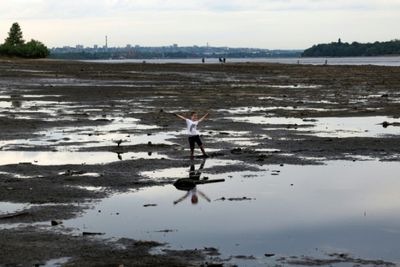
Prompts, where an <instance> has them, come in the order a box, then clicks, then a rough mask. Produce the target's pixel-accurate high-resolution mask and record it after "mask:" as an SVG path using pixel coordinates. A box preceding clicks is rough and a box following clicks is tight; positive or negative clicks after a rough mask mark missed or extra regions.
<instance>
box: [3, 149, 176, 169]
mask: <svg viewBox="0 0 400 267" xmlns="http://www.w3.org/2000/svg"><path fill="white" fill-rule="evenodd" d="M139 158H144V159H161V158H165V159H166V158H168V156H166V155H163V154H160V153H157V152H151V153H148V152H128V153H121V154H117V153H112V152H48V151H0V166H1V165H9V164H18V163H31V164H35V165H68V164H79V165H80V164H105V163H110V162H114V161H119V160H132V159H139Z"/></svg>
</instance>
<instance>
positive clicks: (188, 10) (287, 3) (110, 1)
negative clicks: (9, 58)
mask: <svg viewBox="0 0 400 267" xmlns="http://www.w3.org/2000/svg"><path fill="white" fill-rule="evenodd" d="M13 22H19V23H20V25H21V27H22V29H23V32H24V37H25V39H30V38H35V39H39V40H41V41H43V42H44V43H45V44H46V45H48V46H49V47H54V46H64V45H76V44H83V45H85V46H92V45H94V44H98V45H103V44H104V36H105V35H108V36H109V45H110V46H125V45H126V44H133V45H134V44H139V45H149V46H157V45H170V44H173V43H176V44H178V45H182V46H183V45H205V44H206V43H207V42H208V43H209V44H210V45H213V46H231V47H259V48H269V49H277V48H285V49H286V48H290V49H293V48H299V49H303V48H308V47H310V46H311V45H313V44H315V43H321V42H331V41H334V40H337V39H338V38H339V37H340V38H342V40H344V41H348V42H352V41H360V42H371V41H376V40H380V41H384V40H392V39H400V31H399V30H398V27H399V25H400V0H12V1H10V0H0V40H1V41H2V40H3V39H4V38H5V37H6V35H7V32H8V30H9V28H10V26H11V24H12V23H13Z"/></svg>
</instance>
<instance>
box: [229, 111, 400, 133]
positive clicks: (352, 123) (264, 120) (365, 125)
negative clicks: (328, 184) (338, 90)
mask: <svg viewBox="0 0 400 267" xmlns="http://www.w3.org/2000/svg"><path fill="white" fill-rule="evenodd" d="M226 119H231V120H233V121H238V122H248V123H254V124H260V125H295V124H297V125H298V126H308V127H305V128H301V127H300V128H298V129H296V130H297V131H300V132H302V133H304V134H311V135H315V136H320V137H342V138H345V137H379V136H382V135H397V134H399V133H400V127H395V126H389V127H387V128H384V127H383V126H382V123H383V122H384V121H387V122H390V123H393V122H396V123H400V119H398V118H391V117H387V116H369V117H316V118H306V119H301V118H285V117H265V116H236V117H229V118H226ZM267 130H268V129H267ZM269 130H270V129H269Z"/></svg>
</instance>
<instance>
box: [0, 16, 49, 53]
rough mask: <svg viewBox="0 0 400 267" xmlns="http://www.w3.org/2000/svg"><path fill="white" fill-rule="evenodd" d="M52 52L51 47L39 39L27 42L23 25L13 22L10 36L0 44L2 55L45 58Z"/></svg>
mask: <svg viewBox="0 0 400 267" xmlns="http://www.w3.org/2000/svg"><path fill="white" fill-rule="evenodd" d="M49 54H50V51H49V49H48V48H47V47H46V46H45V45H44V44H43V43H41V42H39V41H37V40H34V39H32V40H30V41H29V42H25V40H24V39H23V34H22V30H21V27H20V26H19V24H18V23H13V24H12V26H11V28H10V31H9V32H8V37H7V38H6V39H5V41H4V43H3V44H1V45H0V56H5V57H21V58H45V57H47V56H48V55H49Z"/></svg>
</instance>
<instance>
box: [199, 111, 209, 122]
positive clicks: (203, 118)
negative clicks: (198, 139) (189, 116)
mask: <svg viewBox="0 0 400 267" xmlns="http://www.w3.org/2000/svg"><path fill="white" fill-rule="evenodd" d="M208 115H209V113H208V112H207V113H206V114H205V115H204V116H203V117H201V118H200V120H199V121H203V120H205V119H206V118H207V117H208Z"/></svg>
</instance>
